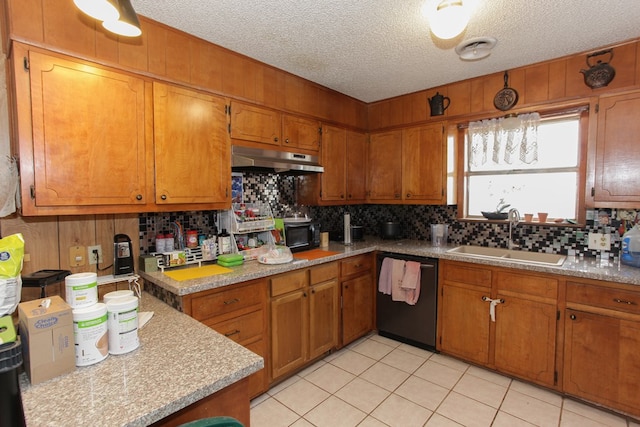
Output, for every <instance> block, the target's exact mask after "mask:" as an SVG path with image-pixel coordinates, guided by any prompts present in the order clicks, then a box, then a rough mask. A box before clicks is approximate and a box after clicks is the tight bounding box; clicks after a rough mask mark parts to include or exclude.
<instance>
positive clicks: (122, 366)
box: [20, 293, 264, 427]
mask: <svg viewBox="0 0 640 427" xmlns="http://www.w3.org/2000/svg"><path fill="white" fill-rule="evenodd" d="M140 311H153V312H154V315H153V317H152V318H151V320H150V321H149V322H148V323H147V324H146V325H145V326H144V327H143V328H142V329H141V330H140V331H139V335H140V347H139V348H138V349H136V350H134V351H132V352H130V353H127V354H123V355H117V356H115V355H109V356H108V357H107V358H106V359H105V360H104V361H102V362H100V363H97V364H95V365H91V366H85V367H79V368H76V369H75V371H73V372H72V373H69V374H66V375H62V376H60V377H57V378H54V379H51V380H49V381H46V382H44V383H41V384H36V385H33V386H32V385H31V384H30V383H29V380H28V378H27V376H26V374H24V373H22V374H21V375H20V388H21V390H22V404H23V407H24V412H25V419H26V421H27V426H37V427H40V426H47V427H57V426H60V427H67V426H101V427H107V426H146V425H149V424H151V423H153V422H155V421H158V420H161V419H162V418H164V417H166V416H168V415H170V414H172V413H174V412H176V411H178V410H180V409H182V408H184V407H186V406H188V405H190V404H192V403H194V402H197V401H198V400H200V399H202V398H204V397H207V396H209V395H211V394H213V393H215V392H217V391H218V390H221V389H223V388H225V387H226V386H228V385H231V384H233V383H235V382H236V381H239V380H241V379H242V378H244V377H246V376H248V375H250V374H252V373H254V372H256V371H258V370H260V369H262V368H263V367H264V361H263V359H262V357H260V356H258V355H256V354H255V353H252V352H251V351H249V350H247V349H245V348H244V347H242V346H240V345H238V344H236V343H235V342H233V341H231V340H230V339H228V338H226V337H224V336H222V335H220V334H218V333H217V332H215V331H214V330H213V329H211V328H209V327H207V326H205V325H204V324H202V323H200V322H198V321H196V320H194V319H192V318H191V317H189V316H187V315H185V314H183V313H180V312H178V311H177V310H175V309H173V308H172V307H170V306H168V305H167V304H165V303H163V302H161V301H159V300H157V299H156V298H154V297H152V296H151V295H149V294H147V293H143V294H142V300H141V307H140ZM187 331H188V333H185V332H187Z"/></svg>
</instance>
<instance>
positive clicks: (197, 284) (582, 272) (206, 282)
mask: <svg viewBox="0 0 640 427" xmlns="http://www.w3.org/2000/svg"><path fill="white" fill-rule="evenodd" d="M456 246H457V245H447V246H439V247H437V246H433V245H432V244H431V242H430V241H424V240H382V239H377V238H373V237H369V236H367V238H366V239H365V240H364V241H362V242H354V244H352V245H349V246H345V245H343V244H340V243H335V242H331V243H330V245H329V247H328V248H325V249H326V250H327V251H330V252H333V253H334V254H331V255H328V256H326V257H323V258H317V259H313V260H308V261H305V260H302V261H296V260H295V259H294V261H293V262H290V263H287V264H279V265H263V264H260V263H258V262H257V261H248V262H246V263H244V264H243V265H241V266H238V267H232V268H231V270H232V271H231V272H230V273H224V274H218V275H215V276H209V277H203V278H200V279H191V280H184V281H177V280H174V279H172V278H170V277H169V276H167V275H165V274H164V273H162V272H160V271H158V272H154V273H145V272H140V273H139V274H140V276H142V278H144V279H145V280H146V281H147V282H150V283H152V284H153V286H154V287H155V288H154V293H156V294H157V293H158V292H159V293H161V294H162V295H158V297H159V298H161V299H162V300H165V301H167V300H170V299H171V298H174V301H171V303H172V304H173V305H174V307H175V308H177V309H181V307H180V301H179V299H180V297H181V296H184V295H188V294H192V293H196V292H200V291H204V290H208V289H215V288H219V287H222V286H226V285H231V284H234V283H240V282H244V281H247V280H252V279H258V278H262V277H268V276H272V275H274V274H279V273H285V272H288V271H291V270H295V269H298V268H305V267H309V266H313V265H316V264H322V263H325V262H329V261H336V260H340V259H344V258H348V257H351V256H355V255H360V254H365V253H369V252H374V251H386V252H394V253H399V254H406V255H415V256H423V257H432V258H441V259H448V260H453V261H461V262H470V263H476V264H486V265H494V266H499V267H508V268H517V269H522V270H528V271H532V272H543V273H552V274H561V275H566V276H573V277H582V278H587V279H595V280H606V281H610V282H617V283H625V284H630V285H640V269H639V268H634V267H629V266H626V265H618V263H615V264H614V263H613V262H612V261H611V262H604V263H601V262H599V261H596V259H595V258H585V259H579V258H577V257H576V258H572V257H567V260H566V261H565V262H564V264H563V265H562V266H559V267H555V266H553V267H552V266H545V265H540V264H527V263H521V262H512V261H506V260H501V259H482V258H473V257H469V256H465V255H460V254H456V253H450V252H447V251H448V250H450V249H453V248H455V247H456ZM303 254H304V252H302V253H301V255H296V254H294V258H295V257H300V258H301V257H303V256H304V255H303ZM180 268H193V267H180ZM168 302H169V301H168Z"/></svg>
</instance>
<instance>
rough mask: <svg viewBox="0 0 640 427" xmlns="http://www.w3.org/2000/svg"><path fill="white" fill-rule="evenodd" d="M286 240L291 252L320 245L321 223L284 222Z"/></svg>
mask: <svg viewBox="0 0 640 427" xmlns="http://www.w3.org/2000/svg"><path fill="white" fill-rule="evenodd" d="M284 241H285V243H286V245H287V246H288V247H289V249H290V250H291V252H300V251H305V250H308V249H313V248H317V247H319V246H320V223H319V222H316V221H307V222H287V221H286V220H285V222H284Z"/></svg>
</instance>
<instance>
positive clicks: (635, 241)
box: [620, 224, 640, 267]
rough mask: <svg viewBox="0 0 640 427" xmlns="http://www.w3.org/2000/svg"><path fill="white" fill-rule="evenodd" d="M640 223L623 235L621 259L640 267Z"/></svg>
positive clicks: (624, 262)
mask: <svg viewBox="0 0 640 427" xmlns="http://www.w3.org/2000/svg"><path fill="white" fill-rule="evenodd" d="M639 225H640V224H636V225H634V226H633V228H631V229H630V230H629V231H627V232H626V233H624V236H622V255H621V256H620V261H621V262H622V263H623V264H626V265H630V266H632V267H640V227H639Z"/></svg>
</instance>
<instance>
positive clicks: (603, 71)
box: [580, 49, 616, 89]
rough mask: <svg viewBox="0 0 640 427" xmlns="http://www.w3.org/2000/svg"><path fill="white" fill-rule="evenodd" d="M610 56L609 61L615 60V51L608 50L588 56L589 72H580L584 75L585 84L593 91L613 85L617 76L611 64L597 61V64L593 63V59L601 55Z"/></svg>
mask: <svg viewBox="0 0 640 427" xmlns="http://www.w3.org/2000/svg"><path fill="white" fill-rule="evenodd" d="M606 54H609V55H610V56H609V61H611V60H612V59H613V50H612V49H607V50H602V51H600V52H595V53H592V54H589V55H587V65H588V66H589V69H588V70H580V72H581V73H582V74H584V83H585V84H586V85H587V86H589V87H590V88H591V89H597V88H600V87H604V86H606V85H608V84H609V83H611V80H613V78H614V77H615V76H616V70H615V69H614V68H613V67H612V66H611V65H609V62H602V60H597V61H596V63H595V64H592V63H591V58H593V57H595V56H600V55H606Z"/></svg>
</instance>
